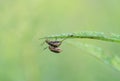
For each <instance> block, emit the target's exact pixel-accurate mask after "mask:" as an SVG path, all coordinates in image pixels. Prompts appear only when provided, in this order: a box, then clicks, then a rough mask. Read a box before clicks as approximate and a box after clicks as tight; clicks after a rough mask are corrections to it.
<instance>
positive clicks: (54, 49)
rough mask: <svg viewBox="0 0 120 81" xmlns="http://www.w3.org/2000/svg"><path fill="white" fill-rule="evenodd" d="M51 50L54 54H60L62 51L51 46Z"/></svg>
mask: <svg viewBox="0 0 120 81" xmlns="http://www.w3.org/2000/svg"><path fill="white" fill-rule="evenodd" d="M49 50H50V51H52V52H54V53H60V52H61V51H62V50H61V49H60V48H58V47H53V46H49Z"/></svg>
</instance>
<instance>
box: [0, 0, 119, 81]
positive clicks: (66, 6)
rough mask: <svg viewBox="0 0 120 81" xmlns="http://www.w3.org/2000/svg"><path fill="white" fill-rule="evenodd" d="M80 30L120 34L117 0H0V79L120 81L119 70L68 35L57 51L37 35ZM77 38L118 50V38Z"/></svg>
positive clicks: (107, 48) (104, 47) (111, 52)
mask: <svg viewBox="0 0 120 81" xmlns="http://www.w3.org/2000/svg"><path fill="white" fill-rule="evenodd" d="M80 31H101V32H108V33H109V32H113V33H118V34H120V33H119V31H120V0H0V81H120V77H119V76H120V72H119V71H116V70H114V69H113V68H111V67H109V66H108V65H106V64H104V63H102V62H100V61H99V60H97V59H96V58H94V57H92V56H90V55H89V53H87V52H86V51H83V50H81V49H79V48H77V47H74V46H73V45H70V44H68V43H67V40H66V41H65V42H64V43H63V44H62V46H61V48H62V50H63V51H62V53H60V54H55V53H52V52H50V51H49V50H48V49H47V50H45V51H43V48H44V47H45V46H47V45H44V46H41V45H40V44H41V43H42V42H44V40H38V39H39V38H40V37H44V36H47V35H50V34H56V33H64V32H80ZM72 41H73V42H75V41H76V40H75V39H74V40H72ZM79 41H80V42H84V43H89V44H94V45H97V46H101V47H102V48H103V49H104V50H105V51H106V53H108V54H111V55H114V54H115V55H118V56H120V51H119V49H120V45H119V44H117V43H109V42H102V41H96V40H83V39H82V40H79Z"/></svg>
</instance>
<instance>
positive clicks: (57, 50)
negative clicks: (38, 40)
mask: <svg viewBox="0 0 120 81" xmlns="http://www.w3.org/2000/svg"><path fill="white" fill-rule="evenodd" d="M45 42H46V43H47V44H48V45H49V50H50V51H52V52H54V53H60V52H61V51H62V50H61V49H60V48H58V47H59V46H60V45H61V43H62V41H50V40H45Z"/></svg>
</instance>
